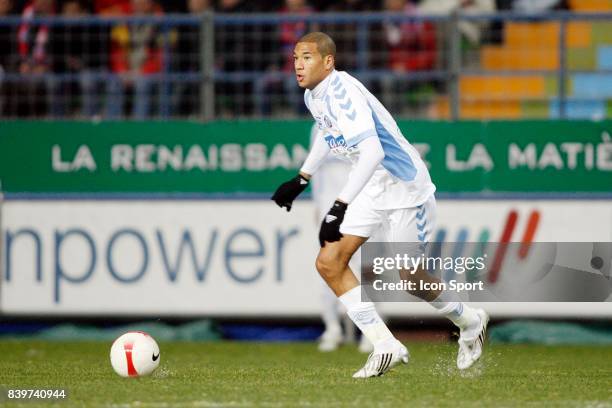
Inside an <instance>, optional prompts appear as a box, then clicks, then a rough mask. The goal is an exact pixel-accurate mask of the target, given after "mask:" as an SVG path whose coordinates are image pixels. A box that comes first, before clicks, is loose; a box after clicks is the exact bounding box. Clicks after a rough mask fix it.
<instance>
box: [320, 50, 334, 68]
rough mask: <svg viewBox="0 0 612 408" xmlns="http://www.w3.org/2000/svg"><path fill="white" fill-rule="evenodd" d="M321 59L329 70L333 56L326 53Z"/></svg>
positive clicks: (332, 65) (332, 66) (332, 64)
mask: <svg viewBox="0 0 612 408" xmlns="http://www.w3.org/2000/svg"><path fill="white" fill-rule="evenodd" d="M323 61H324V64H325V69H327V70H330V71H331V70H332V69H333V68H334V56H333V55H331V54H329V55H326V56H325V58H324V60H323Z"/></svg>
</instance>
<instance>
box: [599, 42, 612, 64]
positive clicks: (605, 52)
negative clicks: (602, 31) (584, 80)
mask: <svg viewBox="0 0 612 408" xmlns="http://www.w3.org/2000/svg"><path fill="white" fill-rule="evenodd" d="M597 68H598V69H612V46H601V47H597Z"/></svg>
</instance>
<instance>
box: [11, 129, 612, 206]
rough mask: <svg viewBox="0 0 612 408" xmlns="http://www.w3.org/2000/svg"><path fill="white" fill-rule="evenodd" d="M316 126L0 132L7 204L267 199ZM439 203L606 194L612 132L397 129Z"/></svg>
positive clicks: (295, 164)
mask: <svg viewBox="0 0 612 408" xmlns="http://www.w3.org/2000/svg"><path fill="white" fill-rule="evenodd" d="M311 125H312V122H311V121H244V122H241V121H236V122H212V123H204V124H200V123H189V122H146V123H138V122H121V123H114V122H108V123H86V122H78V123H75V122H26V121H24V122H21V121H14V122H2V123H0V182H1V183H2V184H1V189H2V191H3V192H4V193H8V194H10V193H34V194H63V193H94V194H106V193H108V194H131V193H133V194H162V195H164V194H168V193H177V194H196V195H202V196H206V195H229V196H232V195H240V194H247V195H248V194H252V195H265V194H269V193H271V192H272V191H273V190H274V188H275V187H276V186H277V184H278V183H279V182H281V181H283V180H285V179H287V178H289V177H291V176H293V175H294V174H295V173H296V171H297V170H298V169H299V167H300V165H301V163H302V162H303V161H304V159H305V157H306V155H307V153H308V140H309V134H310V129H311ZM399 125H400V128H401V129H402V131H403V133H404V135H405V136H406V137H407V138H408V140H409V141H410V142H411V143H413V144H414V145H415V146H416V148H417V149H418V150H419V152H420V153H421V155H422V156H423V158H424V159H425V161H426V162H427V164H428V166H429V168H430V172H431V175H432V179H433V180H434V183H435V184H436V186H437V188H438V191H439V192H448V193H456V192H484V193H496V192H499V193H505V192H518V193H520V192H558V193H575V192H578V193H580V192H583V193H611V192H612V140H610V135H609V133H608V132H609V129H610V128H611V127H612V121H602V122H588V121H521V122H518V121H517V122H425V121H403V122H400V123H399Z"/></svg>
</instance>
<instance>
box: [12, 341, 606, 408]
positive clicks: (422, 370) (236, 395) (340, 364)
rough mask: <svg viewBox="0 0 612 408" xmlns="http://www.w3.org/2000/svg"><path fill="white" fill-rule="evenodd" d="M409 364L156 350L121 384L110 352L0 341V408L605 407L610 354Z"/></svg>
mask: <svg viewBox="0 0 612 408" xmlns="http://www.w3.org/2000/svg"><path fill="white" fill-rule="evenodd" d="M407 346H408V347H409V350H410V352H411V361H410V363H409V364H408V365H407V366H401V367H398V368H395V369H394V370H393V371H391V372H390V373H388V374H387V375H385V376H383V377H379V378H373V379H368V380H354V379H353V378H351V374H352V373H353V371H355V370H356V369H358V368H359V367H360V366H361V365H362V364H363V363H364V361H365V358H366V356H365V355H362V354H360V353H358V352H357V351H356V349H355V348H354V347H348V346H347V347H344V348H342V349H341V350H339V351H337V352H334V353H327V354H322V353H319V352H318V351H317V350H316V346H315V345H314V344H300V343H298V344H295V343H291V344H257V343H229V342H223V343H161V344H160V348H161V365H160V367H159V368H158V370H157V371H156V372H155V373H154V374H153V375H152V376H151V377H146V378H139V379H124V378H120V377H119V376H117V375H116V374H115V373H114V372H113V371H112V368H111V366H110V361H109V357H108V354H109V349H110V344H107V343H106V342H103V343H102V342H101V343H82V342H79V343H49V342H40V341H7V340H4V341H0V388H2V394H3V395H2V397H0V405H2V406H23V407H35V406H41V405H43V403H42V402H40V401H36V402H33V401H30V402H21V403H15V402H8V401H7V400H6V390H7V389H8V388H20V389H27V388H65V389H67V390H68V397H67V398H66V400H64V401H55V403H54V404H55V406H58V407H71V406H75V407H143V408H146V407H174V406H180V407H216V406H229V407H249V406H265V407H285V406H286V407H301V406H308V407H320V406H321V407H327V406H329V407H345V406H346V407H356V406H358V407H359V406H363V407H405V406H410V407H414V406H417V407H418V406H426V407H483V406H485V407H487V406H490V407H516V406H518V407H523V406H546V407H551V406H563V407H566V406H567V407H582V406H585V407H612V348H610V347H588V346H585V347H551V346H533V345H517V346H506V345H487V348H486V349H485V354H484V356H483V360H482V362H479V363H478V364H477V365H476V366H475V367H473V368H471V369H470V370H468V372H466V373H460V372H459V371H458V370H457V369H456V367H455V354H456V345H455V344H450V343H416V344H415V343H412V344H411V343H408V344H407Z"/></svg>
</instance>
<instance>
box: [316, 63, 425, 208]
mask: <svg viewBox="0 0 612 408" xmlns="http://www.w3.org/2000/svg"><path fill="white" fill-rule="evenodd" d="M304 102H305V103H306V106H307V107H308V109H309V110H310V113H311V114H312V116H313V117H314V119H315V121H316V122H317V125H318V127H319V129H320V130H321V132H319V137H323V138H324V139H325V141H326V142H327V145H328V146H329V148H330V150H331V153H332V154H333V155H335V156H338V157H342V158H344V159H345V160H348V161H350V162H351V163H352V164H353V165H354V164H356V163H357V161H358V159H359V148H358V146H357V145H358V143H359V142H361V141H362V140H364V139H366V138H368V137H372V136H374V137H378V139H379V140H380V144H381V146H382V148H383V151H384V153H385V157H384V159H383V161H382V162H381V163H380V165H379V166H378V167H377V169H376V171H375V172H374V174H373V175H372V177H371V178H370V180H369V181H368V183H367V184H366V185H365V187H364V188H363V190H362V191H361V193H359V195H366V196H368V197H369V198H370V199H371V200H372V206H373V208H375V209H380V210H388V209H396V208H410V207H416V206H418V205H421V204H423V203H424V202H425V201H426V200H427V199H428V198H429V197H430V196H431V195H432V194H433V192H434V191H435V186H434V185H433V183H432V182H431V178H430V177H429V172H428V171H427V167H426V165H425V163H424V162H423V160H422V159H421V157H420V156H419V153H418V152H417V150H416V149H415V148H414V146H412V145H411V144H410V143H408V141H407V140H406V138H404V136H403V135H402V133H401V131H400V130H399V128H398V126H397V123H395V120H394V119H393V117H392V116H391V114H390V113H389V112H388V111H387V109H385V107H384V106H383V105H382V103H380V101H379V100H378V99H376V97H375V96H374V95H372V93H370V92H369V91H368V90H367V89H366V88H365V87H364V86H363V84H362V83H361V82H359V81H358V80H357V79H355V78H353V77H352V76H351V75H349V74H348V73H346V72H343V71H333V72H332V73H331V74H330V75H328V76H327V78H325V79H324V80H323V81H322V82H321V83H320V84H318V85H317V86H316V87H315V88H314V89H313V90H306V92H305V93H304ZM349 177H350V175H349Z"/></svg>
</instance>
